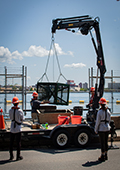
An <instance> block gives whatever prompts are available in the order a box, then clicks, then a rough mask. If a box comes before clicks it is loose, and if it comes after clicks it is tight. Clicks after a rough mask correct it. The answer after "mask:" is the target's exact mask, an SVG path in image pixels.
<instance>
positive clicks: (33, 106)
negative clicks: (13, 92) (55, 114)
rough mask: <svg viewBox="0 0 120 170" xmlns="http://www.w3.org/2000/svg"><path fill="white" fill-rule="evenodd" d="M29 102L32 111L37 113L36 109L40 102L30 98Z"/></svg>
mask: <svg viewBox="0 0 120 170" xmlns="http://www.w3.org/2000/svg"><path fill="white" fill-rule="evenodd" d="M30 103H31V106H32V113H37V109H39V108H40V104H41V102H40V101H38V100H32V101H31V102H30Z"/></svg>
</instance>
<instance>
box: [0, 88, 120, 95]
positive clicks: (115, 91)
mask: <svg viewBox="0 0 120 170" xmlns="http://www.w3.org/2000/svg"><path fill="white" fill-rule="evenodd" d="M33 92H34V91H26V94H32V93H33ZM104 92H106V93H112V92H113V93H120V89H117V90H116V89H114V90H108V89H105V90H104ZM6 93H7V94H21V93H22V91H6ZM65 93H66V92H65ZM70 93H89V91H88V90H87V91H70ZM0 94H5V91H0ZM24 94H25V93H24Z"/></svg>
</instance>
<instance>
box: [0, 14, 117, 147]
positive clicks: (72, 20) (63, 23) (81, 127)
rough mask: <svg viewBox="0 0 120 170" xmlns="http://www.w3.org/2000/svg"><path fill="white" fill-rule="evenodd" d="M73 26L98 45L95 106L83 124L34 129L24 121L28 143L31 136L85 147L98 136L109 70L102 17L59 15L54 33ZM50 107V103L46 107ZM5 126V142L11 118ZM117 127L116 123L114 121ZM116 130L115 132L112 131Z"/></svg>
mask: <svg viewBox="0 0 120 170" xmlns="http://www.w3.org/2000/svg"><path fill="white" fill-rule="evenodd" d="M73 28H78V29H79V30H80V31H81V33H82V34H83V35H87V34H88V33H90V35H91V39H92V42H93V46H94V48H95V52H96V55H97V68H98V70H100V81H99V86H98V71H97V79H96V84H95V96H94V99H93V105H92V108H91V109H88V113H87V116H86V118H83V119H82V121H81V123H80V124H72V123H71V122H69V123H67V124H66V123H65V122H66V120H67V119H65V121H64V122H63V123H61V124H49V126H48V128H47V129H46V128H45V127H43V126H42V125H40V127H39V128H38V129H34V128H31V127H33V126H32V125H31V124H32V123H31V122H30V120H29V121H27V120H25V121H24V122H23V125H22V126H23V128H22V138H23V139H27V140H28V142H29V140H30V139H31V138H33V139H36V138H39V139H41V138H46V139H50V140H52V143H53V144H54V146H55V147H58V148H60V149H62V148H66V147H68V146H69V145H70V144H71V143H74V144H75V145H76V146H77V147H86V146H87V145H89V144H90V141H91V139H92V138H94V137H98V136H97V135H96V134H95V132H94V125H95V116H96V113H97V109H98V108H99V100H100V98H101V97H102V96H103V92H104V83H105V80H104V74H105V72H106V67H105V61H104V55H103V49H102V42H101V36H100V30H99V18H98V17H96V18H95V19H93V18H92V17H90V16H89V15H85V16H77V17H69V18H57V19H54V20H53V21H52V29H51V31H52V36H54V34H55V33H56V30H61V29H64V30H67V31H71V32H72V33H74V32H75V30H73ZM92 29H94V30H95V33H96V39H97V45H96V44H95V41H94V38H93V36H92V32H91V30H92ZM46 109H47V106H46ZM46 109H43V108H42V107H41V109H40V110H39V112H40V114H41V115H45V114H46V113H48V114H49V116H50V115H51V114H52V115H55V114H56V119H57V117H58V116H59V115H64V116H65V115H67V116H68V115H69V117H70V116H71V115H75V112H74V110H64V111H61V110H58V109H56V108H54V110H52V111H51V109H50V110H49V109H47V111H46ZM77 115H80V116H82V115H81V112H80V110H79V107H78V113H77ZM44 123H45V122H44ZM6 127H8V128H6V129H4V130H0V140H2V142H3V141H5V139H6V138H8V137H9V133H10V121H6ZM112 127H113V129H114V123H113V126H112ZM112 133H115V131H112Z"/></svg>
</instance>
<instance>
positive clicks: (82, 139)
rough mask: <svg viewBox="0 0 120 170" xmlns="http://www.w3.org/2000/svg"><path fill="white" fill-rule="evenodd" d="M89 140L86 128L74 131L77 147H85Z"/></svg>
mask: <svg viewBox="0 0 120 170" xmlns="http://www.w3.org/2000/svg"><path fill="white" fill-rule="evenodd" d="M90 140H91V135H90V132H89V131H88V130H86V129H81V130H79V131H77V132H76V134H75V136H74V142H75V145H76V146H77V147H82V148H83V147H86V146H87V145H89V143H90Z"/></svg>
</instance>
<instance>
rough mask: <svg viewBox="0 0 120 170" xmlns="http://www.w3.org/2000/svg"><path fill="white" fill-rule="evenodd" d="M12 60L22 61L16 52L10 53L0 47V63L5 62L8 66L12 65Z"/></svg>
mask: <svg viewBox="0 0 120 170" xmlns="http://www.w3.org/2000/svg"><path fill="white" fill-rule="evenodd" d="M12 59H19V60H22V59H23V57H22V55H21V54H20V53H19V52H18V51H14V52H13V53H11V52H10V51H9V49H8V48H4V47H3V46H1V47H0V62H7V63H9V64H14V63H15V62H14V61H13V60H12Z"/></svg>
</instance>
